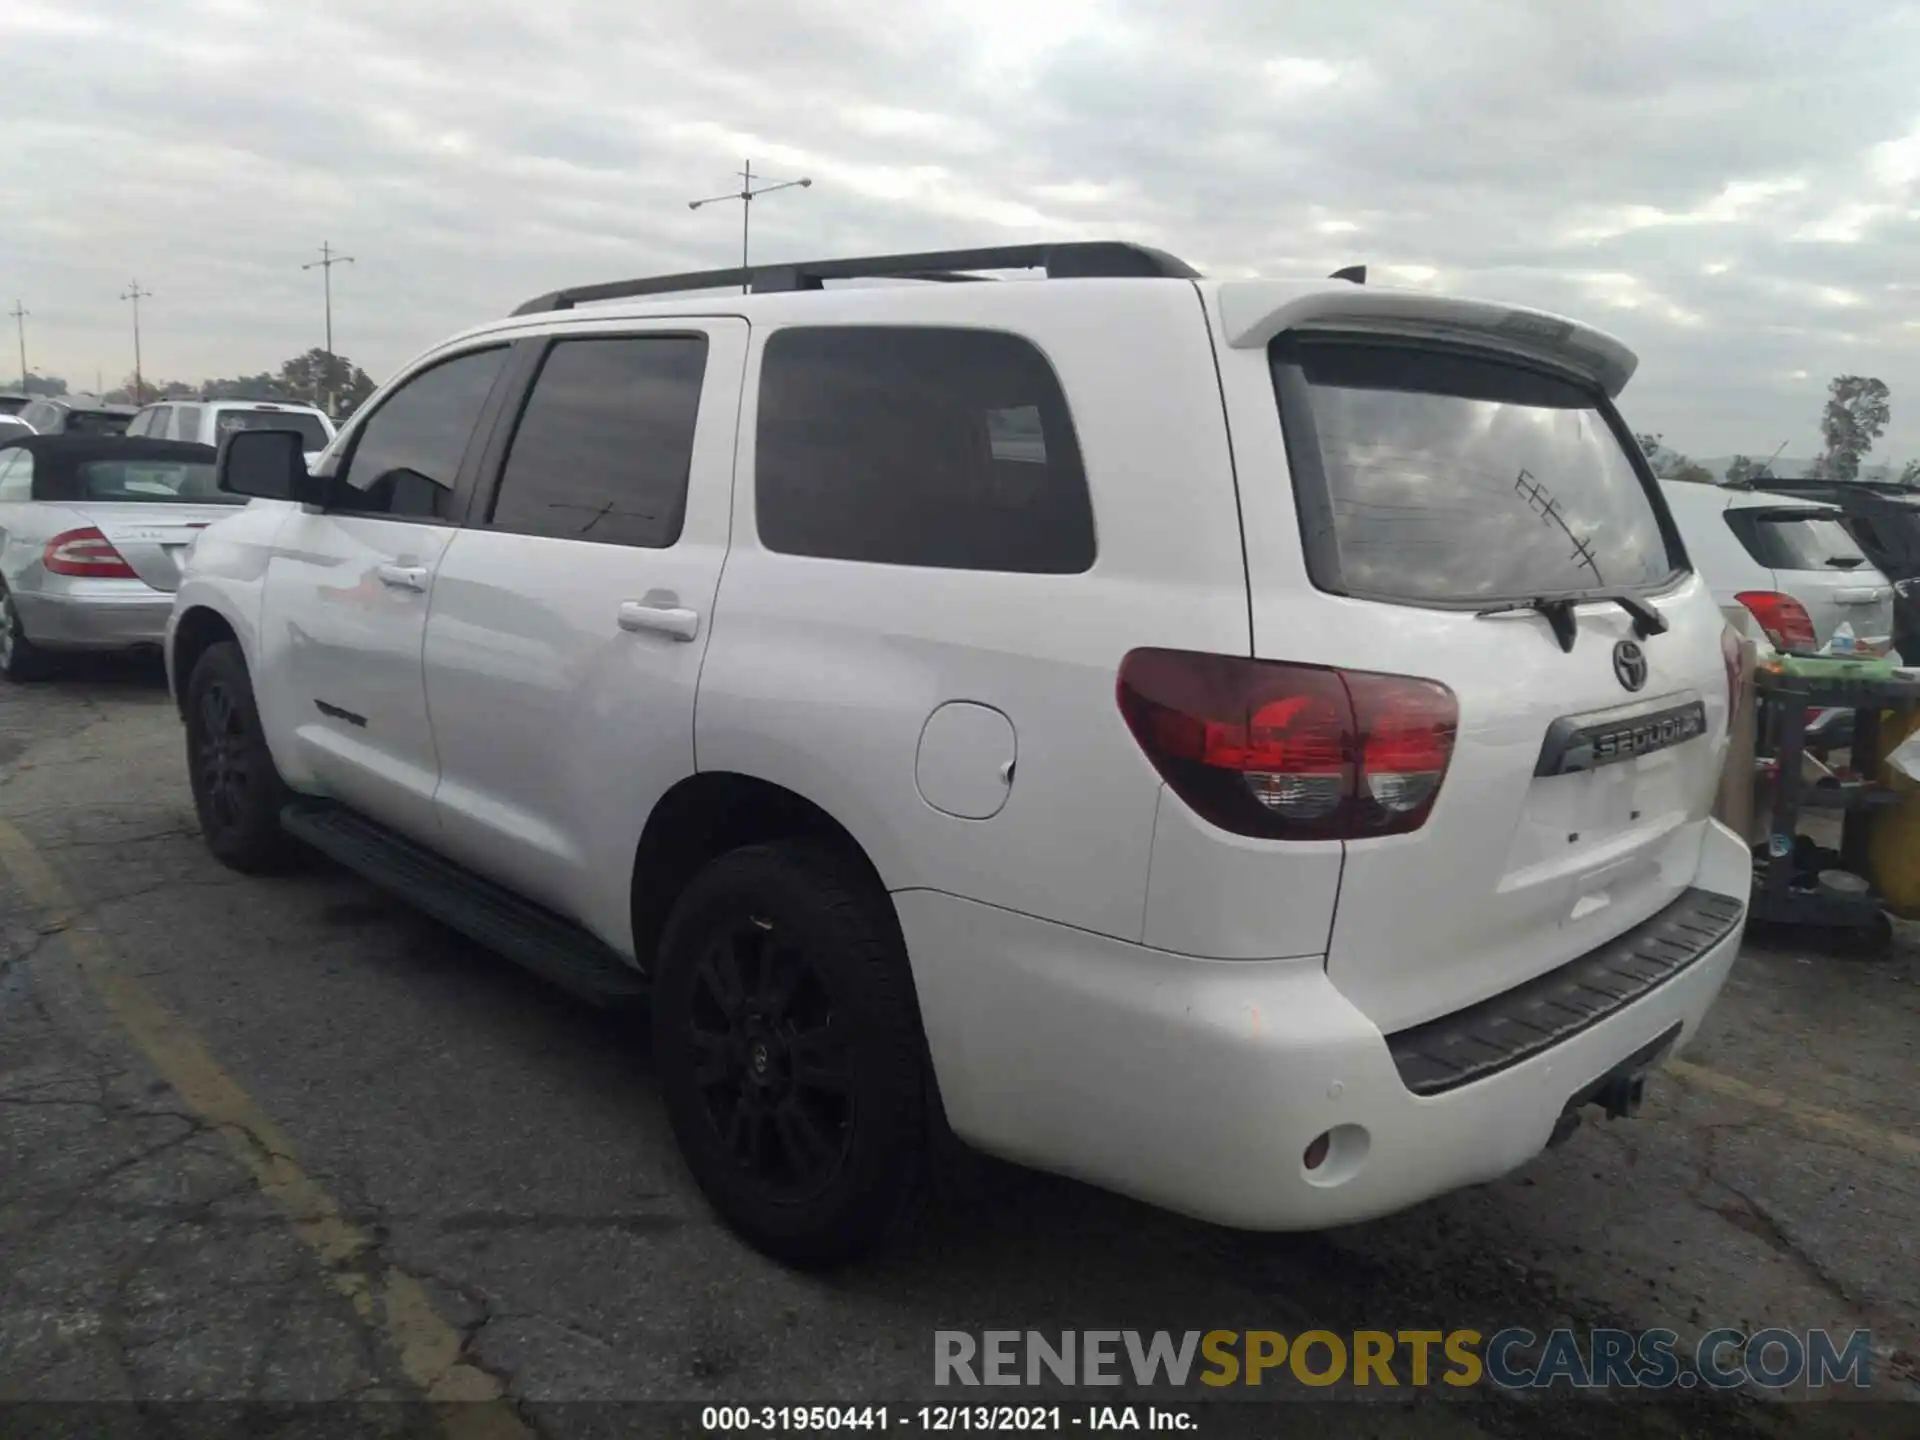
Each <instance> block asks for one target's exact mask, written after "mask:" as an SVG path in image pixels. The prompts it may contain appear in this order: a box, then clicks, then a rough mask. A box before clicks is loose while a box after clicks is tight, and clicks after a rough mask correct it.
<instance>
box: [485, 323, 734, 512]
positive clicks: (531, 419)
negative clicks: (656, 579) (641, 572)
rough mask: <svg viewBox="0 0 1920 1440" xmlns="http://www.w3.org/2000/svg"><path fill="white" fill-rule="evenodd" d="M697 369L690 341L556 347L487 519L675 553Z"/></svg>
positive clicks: (700, 366)
mask: <svg viewBox="0 0 1920 1440" xmlns="http://www.w3.org/2000/svg"><path fill="white" fill-rule="evenodd" d="M706 365H707V342H706V341H705V340H704V339H703V338H700V337H697V336H678V335H653V336H638V337H627V338H620V339H605V340H562V341H560V342H559V343H558V344H556V345H555V346H554V347H553V348H552V349H551V350H550V351H548V352H547V357H546V360H545V361H544V362H543V363H542V365H541V367H540V375H539V378H538V379H537V380H535V381H534V384H533V393H532V395H531V396H530V397H529V399H528V400H527V408H526V410H525V411H524V412H523V413H522V415H521V417H520V424H519V427H518V429H516V430H515V431H514V436H513V446H512V448H511V449H510V450H509V451H508V452H507V463H506V467H505V469H504V470H503V471H502V473H501V477H500V490H499V493H498V495H497V496H496V497H495V499H494V505H493V513H492V515H491V516H490V517H489V520H490V522H491V523H492V524H493V525H495V526H496V527H498V528H500V529H503V530H517V531H519V532H520V533H522V534H525V535H554V536H559V537H563V538H566V539H577V540H597V541H602V542H604V543H606V544H609V545H645V546H652V547H660V546H666V545H671V544H673V542H674V541H676V540H678V539H679V538H680V522H681V519H682V517H683V515H684V514H685V512H686V504H687V469H688V466H689V465H690V464H691V463H692V459H693V422H694V417H695V415H696V414H697V413H698V411H699V409H700V379H701V376H702V375H703V374H704V373H705V371H706Z"/></svg>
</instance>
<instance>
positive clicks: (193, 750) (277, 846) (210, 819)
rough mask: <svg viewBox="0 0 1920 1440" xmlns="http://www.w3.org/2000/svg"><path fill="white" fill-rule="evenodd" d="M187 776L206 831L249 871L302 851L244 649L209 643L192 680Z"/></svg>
mask: <svg viewBox="0 0 1920 1440" xmlns="http://www.w3.org/2000/svg"><path fill="white" fill-rule="evenodd" d="M186 721H187V775H188V778H189V781H190V783H191V785H192V787H193V808H194V810H195V811H196V812H197V813H198V815H199V817H200V833H201V837H202V838H203V839H204V840H205V841H206V844H207V849H209V850H211V851H212V852H213V856H214V858H215V859H216V860H218V861H219V862H220V863H221V864H222V865H225V866H227V867H228V868H229V869H233V870H238V871H240V872H241V873H242V874H246V875H261V874H269V873H271V872H273V871H275V870H279V869H281V868H283V867H284V866H285V865H286V863H287V861H288V860H289V859H290V858H291V856H292V854H293V850H294V846H293V840H292V838H291V837H290V836H289V835H288V834H287V833H286V832H285V831H284V830H282V829H281V828H280V810H281V807H282V806H284V805H285V804H286V802H287V799H288V794H287V787H286V786H285V785H284V784H283V783H282V782H281V779H280V772H279V771H278V770H277V769H275V768H274V764H273V755H272V753H271V752H270V751H269V750H268V749H267V739H266V735H265V733H264V732H263V731H262V730H261V728H260V711H259V708H258V707H257V706H256V705H255V704H254V699H253V681H252V680H251V678H250V677H249V676H248V674H247V662H246V661H245V659H243V658H242V657H241V654H240V647H239V646H238V645H236V644H234V643H233V642H232V641H230V640H228V641H222V642H221V643H220V644H218V645H212V646H209V647H208V648H207V650H206V652H205V653H204V654H202V655H201V657H200V659H199V660H198V661H197V662H196V663H195V664H194V667H193V674H192V675H190V676H189V677H188V679H187V704H186Z"/></svg>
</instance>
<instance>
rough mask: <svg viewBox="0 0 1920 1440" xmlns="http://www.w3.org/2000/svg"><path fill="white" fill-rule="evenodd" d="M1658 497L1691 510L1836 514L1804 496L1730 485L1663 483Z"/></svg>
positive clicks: (1664, 481) (1667, 481)
mask: <svg viewBox="0 0 1920 1440" xmlns="http://www.w3.org/2000/svg"><path fill="white" fill-rule="evenodd" d="M1660 493H1661V494H1663V495H1665V496H1666V497H1667V501H1668V503H1669V504H1673V503H1674V502H1676V501H1678V502H1679V503H1680V504H1682V505H1688V506H1690V507H1691V508H1694V509H1696V510H1697V509H1702V508H1704V509H1708V510H1712V511H1720V510H1779V509H1782V508H1785V509H1789V510H1803V511H1806V512H1808V513H1812V512H1813V511H1816V510H1838V509H1839V508H1840V507H1839V506H1837V505H1829V504H1827V502H1826V501H1824V500H1815V499H1813V498H1811V497H1810V496H1806V495H1775V494H1773V493H1771V492H1769V491H1766V490H1748V489H1746V488H1745V487H1744V486H1742V487H1741V488H1739V489H1735V488H1734V487H1733V486H1731V485H1700V484H1697V483H1695V482H1693V481H1691V480H1662V481H1661V482H1660Z"/></svg>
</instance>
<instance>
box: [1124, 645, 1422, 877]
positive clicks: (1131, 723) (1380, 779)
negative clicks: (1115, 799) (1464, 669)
mask: <svg viewBox="0 0 1920 1440" xmlns="http://www.w3.org/2000/svg"><path fill="white" fill-rule="evenodd" d="M1118 697H1119V702H1120V712H1121V714H1122V715H1123V716H1124V717H1125V718H1126V722H1127V725H1128V727H1129V728H1130V729H1131V730H1132V731H1133V734H1134V738H1135V739H1136V740H1138V741H1139V743H1140V747H1141V749H1142V750H1144V751H1145V752H1146V755H1147V758H1148V759H1149V760H1150V761H1152V763H1153V766H1154V768H1155V769H1156V770H1158V771H1159V772H1160V775H1161V777H1162V778H1163V779H1164V780H1165V781H1166V782H1167V784H1168V785H1169V786H1171V787H1172V789H1173V791H1174V793H1175V794H1177V795H1179V796H1180V798H1181V799H1182V800H1184V801H1185V802H1186V803H1187V804H1188V805H1189V806H1191V807H1192V808H1193V809H1194V811H1195V812H1197V813H1198V814H1199V815H1201V816H1202V817H1203V818H1205V819H1207V820H1209V821H1211V822H1212V823H1213V824H1215V825H1218V826H1220V827H1221V828H1222V829H1224V830H1231V831H1233V832H1234V833H1235V834H1239V835H1252V836H1260V837H1264V838H1267V839H1278V840H1335V839H1359V838H1362V837H1365V836H1369V835H1393V834H1400V833H1403V832H1405V831H1408V830H1417V829H1418V828H1419V827H1420V826H1421V825H1422V824H1424V823H1425V821H1426V818H1427V815H1428V813H1429V812H1430V811H1431V810H1432V808H1433V803H1434V800H1435V798H1436V797H1437V796H1438V794H1439V792H1440V782H1441V780H1442V779H1443V778H1445V775H1446V771H1447V763H1448V761H1449V760H1450V759H1451V758H1452V755H1453V742H1454V735H1455V732H1456V730H1457V728H1458V722H1459V707H1458V705H1457V703H1456V702H1455V700H1454V697H1453V692H1452V691H1450V690H1448V689H1447V688H1446V686H1444V685H1441V684H1438V683H1436V682H1434V681H1431V680H1417V679H1413V678H1411V677H1409V676H1403V675H1376V674H1372V673H1368V672H1362V671H1347V670H1335V669H1329V668H1325V667H1322V666H1315V665H1287V664H1280V663H1277V662H1272V661H1265V660H1248V659H1243V658H1240V657H1237V656H1230V655H1204V654H1198V653H1195V652H1191V651H1184V650H1136V651H1134V652H1133V653H1132V654H1130V655H1128V656H1127V658H1126V660H1125V662H1124V663H1123V664H1122V665H1121V667H1120V681H1119V687H1118Z"/></svg>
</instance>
